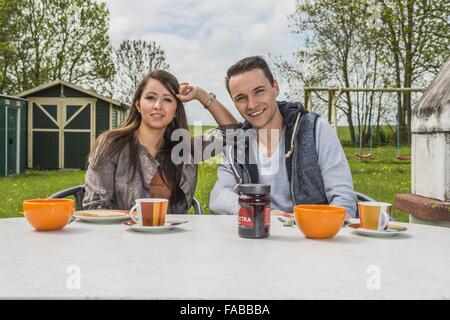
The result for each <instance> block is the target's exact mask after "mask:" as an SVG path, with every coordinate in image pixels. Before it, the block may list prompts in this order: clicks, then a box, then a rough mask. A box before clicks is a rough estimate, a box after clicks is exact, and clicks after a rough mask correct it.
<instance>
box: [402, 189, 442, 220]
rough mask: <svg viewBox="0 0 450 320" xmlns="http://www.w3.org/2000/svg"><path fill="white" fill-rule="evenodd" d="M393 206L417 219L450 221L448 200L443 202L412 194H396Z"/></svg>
mask: <svg viewBox="0 0 450 320" xmlns="http://www.w3.org/2000/svg"><path fill="white" fill-rule="evenodd" d="M394 207H395V208H397V209H398V210H401V211H404V212H407V213H409V214H410V215H412V216H414V217H417V218H419V219H423V220H428V221H450V202H443V201H439V200H436V199H430V198H426V197H422V196H418V195H414V194H398V195H397V196H396V197H395V204H394Z"/></svg>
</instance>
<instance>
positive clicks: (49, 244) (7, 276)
mask: <svg viewBox="0 0 450 320" xmlns="http://www.w3.org/2000/svg"><path fill="white" fill-rule="evenodd" d="M171 218H172V219H180V220H183V219H188V220H189V223H187V224H185V225H183V228H182V229H179V230H172V231H170V232H167V233H163V234H142V233H137V232H134V231H130V230H128V227H127V226H124V225H121V224H104V225H101V224H93V223H83V222H73V223H72V224H70V225H68V226H66V228H65V229H64V230H60V231H52V232H37V231H34V230H33V229H32V228H31V226H30V225H28V223H27V221H26V220H25V219H24V218H11V219H0V298H2V299H4V298H51V299H52V298H58V299H60V298H63V299H66V298H69V299H70V298H77V299H78V298H82V299H86V298H87V299H97V298H100V299H252V300H253V299H277V300H278V299H424V298H425V299H450V230H449V229H447V228H441V227H432V226H425V225H415V224H404V225H405V226H407V227H408V231H407V232H406V234H403V235H399V236H396V237H393V238H370V237H364V236H360V235H355V234H352V233H351V232H350V230H349V229H348V228H343V229H341V230H340V232H339V233H338V235H337V236H336V237H335V238H333V239H330V240H310V239H307V238H305V237H304V236H303V234H302V233H301V232H300V231H299V230H298V229H297V227H296V226H294V227H283V226H282V224H281V223H280V222H279V221H277V220H275V219H272V222H271V235H270V237H269V238H266V239H244V238H240V237H239V236H238V233H237V218H236V216H207V215H205V216H192V215H190V216H171ZM373 265H375V267H370V266H373ZM70 266H75V269H71V267H70ZM68 268H69V269H68ZM74 270H76V271H74ZM78 271H79V274H80V277H79V280H80V281H79V284H80V287H79V289H76V287H75V289H74V287H73V286H70V285H69V286H68V285H67V283H68V282H69V283H71V284H72V285H73V283H76V282H73V281H72V280H73V279H74V278H72V277H73V275H75V273H77V272H78ZM377 275H379V277H378V278H374V277H376V276H377ZM69 278H70V279H69ZM378 280H379V281H378ZM70 281H72V282H70ZM368 284H369V286H368ZM377 284H379V285H380V286H381V288H380V289H377ZM374 286H375V288H374ZM70 288H71V289H70Z"/></svg>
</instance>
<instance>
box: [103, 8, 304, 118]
mask: <svg viewBox="0 0 450 320" xmlns="http://www.w3.org/2000/svg"><path fill="white" fill-rule="evenodd" d="M106 3H107V6H108V9H109V11H110V23H111V26H110V31H109V32H110V37H111V40H112V43H113V45H114V46H117V45H118V44H119V43H120V42H121V41H122V40H125V39H131V40H135V39H142V40H149V41H155V42H156V43H157V44H158V45H160V46H161V47H162V48H163V49H164V50H165V52H166V57H167V62H168V63H169V65H170V71H171V72H172V73H173V74H174V75H175V76H176V77H177V78H178V80H179V81H180V82H181V81H186V82H189V83H192V84H195V85H199V86H200V87H202V88H204V89H205V90H206V91H208V92H214V93H215V94H216V95H217V98H218V99H219V100H220V101H221V102H222V103H223V104H224V105H225V106H226V107H227V108H228V109H229V110H230V111H231V112H232V113H233V114H234V115H235V116H236V117H237V118H238V120H242V117H241V116H240V115H239V113H238V112H237V111H236V110H235V107H234V105H233V103H232V101H231V99H230V97H229V95H228V92H227V90H226V88H225V84H224V78H225V74H226V71H227V69H228V67H229V66H231V65H232V64H234V63H235V62H237V61H238V60H240V59H241V58H244V57H246V56H250V55H261V56H263V57H264V58H266V61H267V62H268V63H269V65H272V60H271V59H270V58H269V54H271V55H272V56H279V55H281V56H283V57H284V58H285V59H290V58H291V57H292V53H293V52H294V51H295V50H296V49H298V48H299V36H298V35H296V34H294V33H292V32H291V29H290V28H289V20H288V18H287V16H288V15H289V14H291V13H293V12H294V10H295V3H296V2H295V1H294V0H276V1H275V0H195V1H192V0H185V1H180V0H147V1H144V0H129V1H124V0H107V1H106ZM286 89H287V87H286ZM279 99H280V100H283V99H284V91H283V83H282V82H281V93H280V96H279ZM185 107H186V112H187V116H188V122H189V123H191V124H193V123H194V121H202V122H203V123H204V124H214V119H213V117H212V116H211V115H210V113H209V112H208V111H207V110H205V109H203V107H202V106H201V104H199V103H197V102H189V103H187V104H186V105H185Z"/></svg>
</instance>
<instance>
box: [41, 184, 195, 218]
mask: <svg viewBox="0 0 450 320" xmlns="http://www.w3.org/2000/svg"><path fill="white" fill-rule="evenodd" d="M84 193H85V189H84V185H79V186H76V187H72V188H68V189H65V190H61V191H58V192H56V193H54V194H52V195H51V196H49V197H48V198H49V199H51V198H65V197H69V196H74V197H75V208H76V209H75V210H83V198H84ZM192 207H193V208H194V212H195V214H202V207H201V205H200V202H199V201H198V200H197V199H195V198H194V199H192Z"/></svg>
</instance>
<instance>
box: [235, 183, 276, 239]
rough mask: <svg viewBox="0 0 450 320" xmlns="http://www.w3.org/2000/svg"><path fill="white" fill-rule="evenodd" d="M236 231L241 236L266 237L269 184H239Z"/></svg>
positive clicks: (268, 230)
mask: <svg viewBox="0 0 450 320" xmlns="http://www.w3.org/2000/svg"><path fill="white" fill-rule="evenodd" d="M237 191H238V193H239V206H238V210H239V211H238V231H239V236H241V237H243V238H267V237H268V236H269V234H270V186H269V185H266V184H240V185H239V186H238V188H237Z"/></svg>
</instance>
